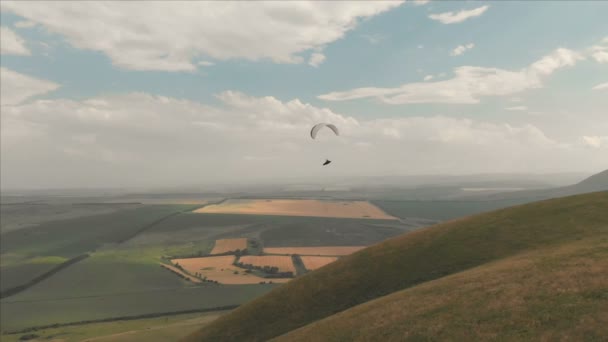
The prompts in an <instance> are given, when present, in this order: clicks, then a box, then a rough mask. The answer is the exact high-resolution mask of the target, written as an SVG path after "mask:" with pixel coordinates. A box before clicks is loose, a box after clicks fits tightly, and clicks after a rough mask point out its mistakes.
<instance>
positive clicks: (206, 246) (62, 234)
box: [0, 198, 413, 336]
mask: <svg viewBox="0 0 608 342" xmlns="http://www.w3.org/2000/svg"><path fill="white" fill-rule="evenodd" d="M63 200H64V201H65V203H64V204H62V205H63V206H65V208H64V209H65V210H66V211H68V209H67V207H68V206H73V207H74V208H75V209H76V213H74V215H76V216H77V217H69V218H64V219H57V218H58V217H62V216H52V215H51V216H52V220H50V221H44V220H48V219H49V217H51V216H49V215H47V214H48V213H51V212H52V210H46V209H45V210H46V211H45V212H44V213H42V212H40V213H41V215H40V216H39V217H38V218H30V220H31V222H34V221H36V222H37V225H36V226H25V225H24V226H21V227H19V228H18V229H12V230H11V229H9V231H7V232H4V233H2V239H1V241H0V244H1V245H0V253H1V255H0V256H1V262H0V273H1V274H0V280H1V283H2V288H3V289H4V288H13V287H15V286H19V285H21V284H24V283H27V282H28V281H30V280H31V279H33V278H35V277H36V276H38V275H40V274H43V273H45V272H47V271H49V270H50V269H52V268H54V267H57V266H58V265H61V264H62V263H64V262H66V261H67V260H69V259H70V258H73V257H75V256H79V255H84V254H86V255H89V257H88V258H86V259H83V260H81V261H79V262H77V263H75V264H72V265H70V266H68V267H67V268H64V269H62V270H60V271H59V272H57V273H54V274H53V275H51V276H50V277H48V278H46V279H44V280H42V281H40V282H39V283H37V284H35V285H33V286H31V287H29V288H27V289H26V290H23V291H22V292H19V293H17V294H15V295H12V296H9V297H6V298H2V300H1V302H0V304H1V308H0V310H1V312H0V324H1V326H2V330H3V331H4V332H6V331H14V330H21V329H26V328H30V327H38V326H44V325H52V324H58V323H69V322H79V321H82V320H99V319H108V318H115V317H123V316H140V315H145V314H158V313H167V312H183V311H187V310H194V309H205V308H216V307H222V306H226V305H240V304H242V303H244V302H247V301H249V300H252V299H254V298H256V297H258V296H260V295H262V294H264V293H267V292H268V291H270V290H272V289H273V288H275V287H276V285H274V284H268V283H269V282H271V281H272V283H280V282H287V281H289V280H291V279H286V278H283V279H276V278H272V279H270V278H262V276H261V273H260V272H258V271H257V270H253V271H252V273H245V271H246V270H244V269H242V268H238V267H235V266H233V265H232V264H231V263H232V260H233V259H230V260H228V262H226V260H224V261H223V263H222V264H221V265H222V266H224V267H225V269H230V270H231V272H230V271H228V272H221V268H222V267H221V266H220V268H219V270H220V271H217V270H209V269H208V270H196V271H193V272H191V274H192V275H194V274H195V273H196V272H199V273H201V274H202V275H203V276H205V275H210V276H208V279H209V280H218V281H219V282H220V283H221V282H224V283H225V284H210V283H208V282H201V283H196V282H193V281H185V280H184V279H182V278H180V277H179V276H177V275H176V274H173V273H172V272H171V271H169V270H167V269H164V268H163V267H161V266H160V265H159V263H162V262H166V260H171V259H191V258H195V257H199V256H204V255H208V254H209V253H211V252H212V250H213V247H214V243H215V241H216V240H224V239H243V240H244V239H254V240H257V241H259V242H260V246H270V247H272V246H309V247H310V246H315V245H321V246H328V245H329V246H336V245H337V246H339V245H341V244H344V245H346V246H352V245H363V244H370V243H375V242H378V241H382V240H384V239H386V238H388V237H391V236H395V235H398V234H401V233H402V232H404V231H407V230H410V229H413V227H412V226H407V225H401V224H400V222H399V221H396V220H380V219H378V220H376V219H370V218H365V219H353V218H319V217H307V216H274V215H234V214H197V213H192V212H190V211H191V210H192V208H193V207H194V206H193V205H147V204H144V205H142V204H127V203H126V202H123V200H122V199H117V200H116V201H117V202H116V203H111V204H99V203H97V202H93V201H99V199H78V201H80V202H83V203H84V204H83V203H79V204H78V203H75V204H73V205H72V204H69V203H70V201H72V200H73V201H76V199H71V198H66V199H63ZM105 200H108V201H110V199H105ZM159 200H160V201H163V202H166V201H165V199H159ZM124 201H126V199H124ZM17 202H18V201H15V203H17ZM85 202H86V203H85ZM11 203H12V202H11ZM62 203H63V202H62ZM159 203H160V202H159ZM19 205H23V204H19ZM9 206H10V205H9ZM106 206H109V207H110V208H111V209H112V210H111V211H107V212H106V211H99V210H97V209H92V208H102V207H103V208H105V207H106ZM39 207H40V208H41V207H42V205H36V206H35V208H34V212H33V213H34V214H36V213H38V212H39V211H36V210H37V209H36V208H39ZM3 208H4V206H3ZM14 208H17V207H14ZM14 208H13V209H14ZM80 208H84V209H86V210H80ZM64 209H62V210H64ZM11 210H12V209H11ZM11 210H3V213H5V212H6V213H11V212H14V213H18V215H20V216H19V217H26V216H27V215H26V214H27V210H26V209H23V210H21V209H20V210H12V211H11ZM104 210H105V209H104ZM61 212H63V211H61ZM85 213H86V215H85ZM15 217H16V219H15V221H12V222H17V221H19V220H21V218H19V217H17V216H15ZM4 219H5V217H4V214H3V217H2V222H4ZM38 221H39V222H38ZM43 221H44V222H43ZM20 222H23V221H20ZM241 241H242V240H241ZM229 258H230V257H229ZM210 260H211V259H210ZM226 264H228V265H226ZM211 266H213V265H211ZM292 267H293V266H292ZM235 271H236V272H239V274H236V275H235V274H234V272H235ZM214 272H215V273H214ZM189 273H190V272H189ZM213 275H216V276H218V277H213ZM260 282H266V284H259V283H260ZM91 308H96V309H95V310H91ZM11 336H12V335H11Z"/></svg>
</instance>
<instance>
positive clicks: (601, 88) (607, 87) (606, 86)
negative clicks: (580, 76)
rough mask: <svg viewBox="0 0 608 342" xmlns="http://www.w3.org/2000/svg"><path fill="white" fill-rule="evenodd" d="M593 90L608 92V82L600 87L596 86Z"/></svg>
mask: <svg viewBox="0 0 608 342" xmlns="http://www.w3.org/2000/svg"><path fill="white" fill-rule="evenodd" d="M591 89H592V90H608V82H606V83H600V84H598V85H596V86H595V87H593V88H591Z"/></svg>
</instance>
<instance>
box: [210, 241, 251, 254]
mask: <svg viewBox="0 0 608 342" xmlns="http://www.w3.org/2000/svg"><path fill="white" fill-rule="evenodd" d="M246 249H247V239H246V238H241V239H220V240H215V246H214V247H213V250H211V254H222V253H226V252H235V251H237V250H240V251H244V250H246Z"/></svg>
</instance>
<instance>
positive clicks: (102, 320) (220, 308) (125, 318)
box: [2, 305, 239, 335]
mask: <svg viewBox="0 0 608 342" xmlns="http://www.w3.org/2000/svg"><path fill="white" fill-rule="evenodd" d="M238 307H239V305H225V306H217V307H213V308H206V309H191V310H181V311H169V312H157V313H149V314H143V315H133V316H120V317H110V318H100V319H90V320H86V321H78V322H69V323H55V324H47V325H40V326H34V327H29V328H25V329H21V330H13V331H3V332H2V334H3V335H16V334H24V333H29V332H33V331H38V330H42V329H51V328H61V327H67V326H74V325H86V324H92V323H105V322H117V321H130V320H136V319H145V318H156V317H162V316H175V315H182V314H189V313H199V312H200V313H203V312H213V311H225V310H233V309H236V308H238Z"/></svg>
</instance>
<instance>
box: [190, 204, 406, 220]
mask: <svg viewBox="0 0 608 342" xmlns="http://www.w3.org/2000/svg"><path fill="white" fill-rule="evenodd" d="M194 212H195V213H206V214H218V213H219V214H249V215H279V216H314V217H338V218H359V219H365V218H369V219H381V220H394V219H395V217H393V216H390V215H388V214H386V213H385V212H383V211H382V210H381V209H379V208H378V207H376V206H374V205H373V204H371V203H369V202H367V201H327V200H287V199H273V200H270V199H269V200H245V199H238V200H237V199H232V200H227V201H225V202H222V203H221V204H215V205H208V206H205V207H203V208H200V209H197V210H195V211H194Z"/></svg>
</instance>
